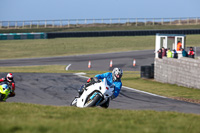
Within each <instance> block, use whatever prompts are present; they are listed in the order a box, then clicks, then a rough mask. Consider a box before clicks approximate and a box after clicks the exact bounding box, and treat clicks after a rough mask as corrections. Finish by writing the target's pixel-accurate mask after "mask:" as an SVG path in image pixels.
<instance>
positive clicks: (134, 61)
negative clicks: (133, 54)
mask: <svg viewBox="0 0 200 133" xmlns="http://www.w3.org/2000/svg"><path fill="white" fill-rule="evenodd" d="M135 65H136V60H135V59H133V67H135Z"/></svg>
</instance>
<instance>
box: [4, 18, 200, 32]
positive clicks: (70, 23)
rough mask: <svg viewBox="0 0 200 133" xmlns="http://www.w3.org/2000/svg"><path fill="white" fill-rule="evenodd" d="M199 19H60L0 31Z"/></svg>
mask: <svg viewBox="0 0 200 133" xmlns="http://www.w3.org/2000/svg"><path fill="white" fill-rule="evenodd" d="M198 24H200V17H184V18H109V19H108V18H107V19H61V20H25V21H0V29H19V28H20V29H21V28H22V29H27V28H29V29H31V28H59V27H60V28H63V27H66V28H67V27H68V28H70V27H98V26H99V27H103V26H109V25H126V26H148V25H153V26H155V25H198Z"/></svg>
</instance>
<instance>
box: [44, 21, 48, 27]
mask: <svg viewBox="0 0 200 133" xmlns="http://www.w3.org/2000/svg"><path fill="white" fill-rule="evenodd" d="M44 27H45V28H47V20H45V21H44Z"/></svg>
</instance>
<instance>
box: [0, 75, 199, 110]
mask: <svg viewBox="0 0 200 133" xmlns="http://www.w3.org/2000/svg"><path fill="white" fill-rule="evenodd" d="M4 75H5V74H2V73H1V74H0V76H1V77H2V76H4ZM86 80H87V79H86V78H83V77H79V76H77V75H73V74H51V73H47V74H46V73H15V82H16V96H15V97H11V98H8V99H7V102H24V103H34V104H43V105H56V106H69V105H70V103H71V101H72V100H73V98H74V96H76V95H77V89H78V88H79V87H80V86H81V85H82V84H84V83H85V82H86ZM109 108H116V109H130V110H157V111H178V112H185V113H198V114H199V113H200V104H194V103H188V102H183V101H177V100H172V99H169V98H162V97H159V96H152V95H149V94H144V93H140V92H136V91H133V90H129V89H125V88H122V90H121V93H120V94H119V96H118V97H117V98H116V99H114V100H112V101H111V102H110V107H109Z"/></svg>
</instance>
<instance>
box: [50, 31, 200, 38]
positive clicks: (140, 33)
mask: <svg viewBox="0 0 200 133" xmlns="http://www.w3.org/2000/svg"><path fill="white" fill-rule="evenodd" d="M157 33H161V34H186V35H188V34H200V29H186V30H140V31H95V32H50V33H47V38H62V37H105V36H147V35H156V34H157Z"/></svg>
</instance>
